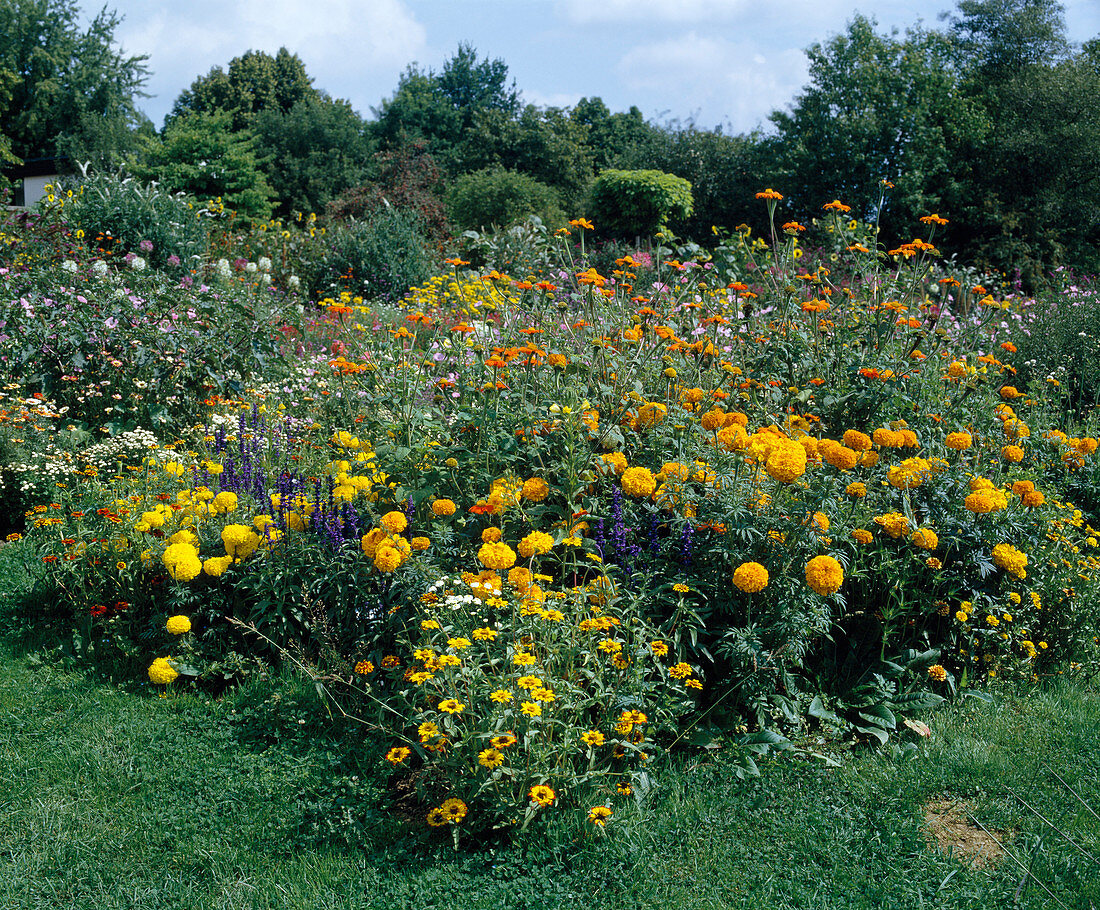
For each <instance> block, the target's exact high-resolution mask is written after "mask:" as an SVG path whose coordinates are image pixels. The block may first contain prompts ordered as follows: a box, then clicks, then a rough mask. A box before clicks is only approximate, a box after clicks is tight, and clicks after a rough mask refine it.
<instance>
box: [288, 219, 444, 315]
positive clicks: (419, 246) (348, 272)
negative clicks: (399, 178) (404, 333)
mask: <svg viewBox="0 0 1100 910" xmlns="http://www.w3.org/2000/svg"><path fill="white" fill-rule="evenodd" d="M327 237H328V243H329V246H328V250H327V252H325V253H324V254H322V255H321V256H320V257H319V258H318V259H317V260H316V261H315V262H313V263H310V264H308V265H309V267H311V268H312V270H313V271H312V274H310V275H309V276H308V279H309V280H308V284H309V286H310V287H311V288H312V289H313V290H314V292H315V293H316V294H317V295H318V296H323V295H327V294H338V293H340V292H341V291H351V292H352V293H354V294H357V295H361V296H365V297H371V298H376V299H382V300H396V299H398V298H400V297H401V296H402V295H403V294H404V293H405V292H406V291H407V290H408V289H409V288H410V287H413V286H414V285H417V284H420V283H421V282H423V281H425V280H426V279H427V278H428V277H429V276H430V275H431V273H432V269H433V267H434V256H433V254H432V250H431V248H430V246H429V244H428V241H427V240H426V238H425V237H424V234H423V232H422V231H421V228H420V221H419V219H418V218H417V217H416V215H414V214H412V213H411V212H404V211H401V210H400V209H396V208H383V209H381V210H379V211H377V212H375V213H374V214H373V215H371V216H370V217H369V218H367V219H366V220H364V221H352V222H350V223H348V224H345V225H335V226H333V227H332V228H331V229H330V230H329V232H328V234H327ZM304 267H305V266H304Z"/></svg>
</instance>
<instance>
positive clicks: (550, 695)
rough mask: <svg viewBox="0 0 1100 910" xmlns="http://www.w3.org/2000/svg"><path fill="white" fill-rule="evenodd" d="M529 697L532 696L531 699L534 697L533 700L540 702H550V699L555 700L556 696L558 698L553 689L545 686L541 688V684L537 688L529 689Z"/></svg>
mask: <svg viewBox="0 0 1100 910" xmlns="http://www.w3.org/2000/svg"><path fill="white" fill-rule="evenodd" d="M531 697H532V698H533V699H534V700H535V701H541V702H551V701H557V698H558V697H557V696H556V695H555V694H554V692H553V690H551V689H546V688H543V687H542V686H540V687H539V688H537V689H533V690H532V691H531Z"/></svg>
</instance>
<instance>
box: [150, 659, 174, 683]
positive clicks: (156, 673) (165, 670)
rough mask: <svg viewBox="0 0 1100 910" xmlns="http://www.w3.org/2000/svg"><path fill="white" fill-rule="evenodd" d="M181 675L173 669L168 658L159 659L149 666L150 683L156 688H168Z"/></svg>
mask: <svg viewBox="0 0 1100 910" xmlns="http://www.w3.org/2000/svg"><path fill="white" fill-rule="evenodd" d="M178 676H179V673H177V672H176V668H175V667H173V666H172V665H171V664H170V663H169V662H168V658H167V657H158V658H157V659H156V660H154V661H153V663H152V664H151V665H150V666H149V682H151V683H153V685H156V686H167V685H168V684H169V683H170V682H172V681H173V680H175V679H176V677H178Z"/></svg>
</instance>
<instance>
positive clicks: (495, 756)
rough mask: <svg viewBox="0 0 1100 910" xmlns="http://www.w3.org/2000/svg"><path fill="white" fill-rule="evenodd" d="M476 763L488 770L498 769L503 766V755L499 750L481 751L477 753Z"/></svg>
mask: <svg viewBox="0 0 1100 910" xmlns="http://www.w3.org/2000/svg"><path fill="white" fill-rule="evenodd" d="M477 763H478V764H479V765H481V766H482V767H485V768H489V769H490V770H492V769H493V768H499V767H500V766H501V765H503V764H504V753H503V752H501V751H500V749H493V748H489V749H482V750H481V751H480V752H478V753H477Z"/></svg>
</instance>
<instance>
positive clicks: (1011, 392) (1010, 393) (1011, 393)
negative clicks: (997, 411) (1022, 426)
mask: <svg viewBox="0 0 1100 910" xmlns="http://www.w3.org/2000/svg"><path fill="white" fill-rule="evenodd" d="M1000 395H1001V397H1002V398H1003V399H1004V400H1005V401H1008V400H1010V399H1012V398H1019V397H1020V392H1018V391H1017V390H1016V388H1015V387H1014V386H1010V385H1006V386H1004V387H1003V388H1002V389H1001V392H1000Z"/></svg>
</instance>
